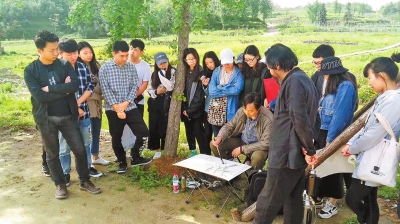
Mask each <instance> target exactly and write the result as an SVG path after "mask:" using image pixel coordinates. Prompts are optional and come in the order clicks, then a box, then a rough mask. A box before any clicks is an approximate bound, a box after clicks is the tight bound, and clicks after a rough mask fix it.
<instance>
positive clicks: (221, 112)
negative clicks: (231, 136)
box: [207, 96, 228, 126]
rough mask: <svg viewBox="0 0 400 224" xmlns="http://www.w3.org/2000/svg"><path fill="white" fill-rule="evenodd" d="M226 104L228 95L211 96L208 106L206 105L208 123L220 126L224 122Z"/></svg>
mask: <svg viewBox="0 0 400 224" xmlns="http://www.w3.org/2000/svg"><path fill="white" fill-rule="evenodd" d="M227 104H228V97H226V96H223V97H218V98H212V99H211V102H210V106H209V107H208V117H207V120H208V122H209V123H210V124H212V125H216V126H222V125H224V124H225V122H226V105H227Z"/></svg>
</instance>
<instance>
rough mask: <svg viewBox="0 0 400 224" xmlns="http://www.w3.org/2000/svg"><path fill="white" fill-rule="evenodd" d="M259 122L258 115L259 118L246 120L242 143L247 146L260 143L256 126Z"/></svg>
mask: <svg viewBox="0 0 400 224" xmlns="http://www.w3.org/2000/svg"><path fill="white" fill-rule="evenodd" d="M257 121H258V115H257V117H256V118H255V119H254V120H252V119H251V118H249V117H247V119H246V126H245V127H244V130H243V131H242V137H241V138H242V141H243V142H244V143H246V145H248V144H251V143H254V142H258V138H257V133H256V125H257Z"/></svg>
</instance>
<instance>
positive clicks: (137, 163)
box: [131, 157, 153, 166]
mask: <svg viewBox="0 0 400 224" xmlns="http://www.w3.org/2000/svg"><path fill="white" fill-rule="evenodd" d="M151 161H153V158H143V157H138V158H132V159H131V166H140V165H146V164H148V163H150V162H151Z"/></svg>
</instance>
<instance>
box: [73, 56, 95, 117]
mask: <svg viewBox="0 0 400 224" xmlns="http://www.w3.org/2000/svg"><path fill="white" fill-rule="evenodd" d="M75 72H76V74H77V75H78V79H79V90H78V92H76V93H75V96H76V99H79V98H80V97H81V96H82V95H83V93H84V92H85V91H86V90H89V91H90V92H91V93H93V90H94V84H93V83H92V77H91V76H90V72H89V69H88V67H87V66H86V65H85V64H83V63H81V62H76V64H75ZM79 108H80V109H82V110H83V111H84V112H85V113H84V116H83V117H80V118H79V119H81V120H84V119H87V118H90V113H89V106H88V103H87V101H85V102H83V103H81V104H80V105H79Z"/></svg>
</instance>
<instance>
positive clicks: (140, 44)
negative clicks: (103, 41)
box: [129, 39, 145, 51]
mask: <svg viewBox="0 0 400 224" xmlns="http://www.w3.org/2000/svg"><path fill="white" fill-rule="evenodd" d="M129 45H131V47H133V48H136V47H137V48H139V49H140V50H141V51H143V50H144V46H145V45H144V42H143V41H142V40H139V39H133V40H132V41H131V43H130V44H129Z"/></svg>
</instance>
